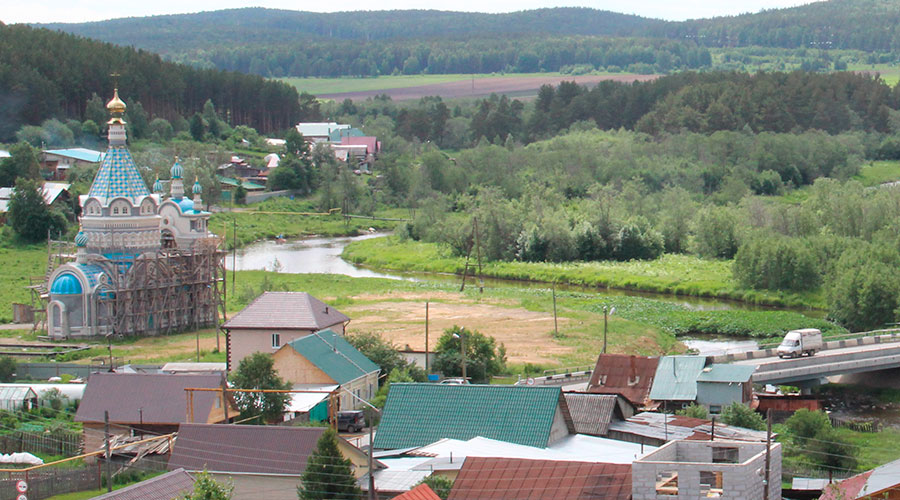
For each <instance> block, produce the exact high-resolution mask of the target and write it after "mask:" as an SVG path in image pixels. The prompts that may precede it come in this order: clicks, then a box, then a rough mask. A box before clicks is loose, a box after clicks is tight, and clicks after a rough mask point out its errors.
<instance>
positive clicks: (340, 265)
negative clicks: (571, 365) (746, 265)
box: [226, 233, 809, 354]
mask: <svg viewBox="0 0 900 500" xmlns="http://www.w3.org/2000/svg"><path fill="white" fill-rule="evenodd" d="M381 236H384V234H383V233H381V234H377V233H376V234H365V235H361V236H344V237H333V238H307V239H302V240H294V241H290V242H287V243H281V244H279V243H277V242H275V241H260V242H256V243H254V244H252V245H249V246H247V247H244V248H241V249H238V250H237V251H236V252H234V254H232V255H228V257H227V258H226V267H227V268H228V269H229V270H231V269H237V270H238V271H251V270H266V271H274V272H280V273H292V274H343V275H346V276H351V277H354V278H387V279H396V280H412V281H444V282H446V281H455V282H458V281H459V277H458V276H455V275H447V274H437V273H386V272H379V271H374V270H371V269H367V268H364V267H358V266H354V265H353V264H351V263H349V262H347V261H345V260H344V259H342V258H341V252H343V250H344V247H345V246H347V245H348V244H349V243H351V242H353V241H357V240H364V239H370V238H378V237H381ZM484 282H485V285H488V286H507V287H520V288H532V287H537V288H546V287H547V284H546V283H534V282H522V281H511V280H497V279H485V280H484ZM559 288H560V289H566V290H573V291H580V292H585V293H591V292H598V290H597V289H595V288H586V287H579V286H560V287H559ZM602 293H603V294H604V295H629V296H638V297H645V298H651V299H655V300H662V301H666V302H670V303H675V304H679V305H682V306H686V307H689V308H692V309H696V310H718V309H743V310H771V308H767V307H764V306H758V305H754V304H747V303H743V302H735V301H727V300H717V299H711V298H699V297H684V296H674V295H667V294H657V293H648V292H636V291H630V290H607V289H604V290H603V291H602ZM797 312H800V313H803V314H809V312H808V311H802V310H797ZM682 342H684V343H685V344H686V345H687V346H688V347H690V348H692V349H696V350H697V351H699V352H700V353H701V354H706V353H718V352H722V351H725V350H727V351H730V352H733V351H741V350H749V349H753V348H755V346H756V342H755V341H752V340H741V339H693V340H691V339H683V340H682Z"/></svg>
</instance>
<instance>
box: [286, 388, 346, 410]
mask: <svg viewBox="0 0 900 500" xmlns="http://www.w3.org/2000/svg"><path fill="white" fill-rule="evenodd" d="M337 388H338V386H336V385H322V384H303V385H296V386H294V387H293V389H294V390H295V391H300V390H309V391H317V392H294V393H291V400H290V401H288V404H287V408H286V410H285V411H295V412H301V413H303V412H307V411H309V410H312V409H313V407H314V406H316V405H317V404H319V403H321V402H322V401H324V400H325V399H327V398H328V394H327V393H326V392H325V391H328V392H331V391H334V390H335V389H337ZM318 391H321V392H318Z"/></svg>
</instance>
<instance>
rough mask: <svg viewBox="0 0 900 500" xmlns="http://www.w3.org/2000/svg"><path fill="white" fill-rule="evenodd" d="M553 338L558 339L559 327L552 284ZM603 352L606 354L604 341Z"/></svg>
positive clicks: (604, 342)
mask: <svg viewBox="0 0 900 500" xmlns="http://www.w3.org/2000/svg"><path fill="white" fill-rule="evenodd" d="M553 336H554V337H559V325H558V324H557V321H556V283H553ZM603 338H604V339H605V338H606V336H605V335H604V337H603ZM603 352H606V340H604V341H603Z"/></svg>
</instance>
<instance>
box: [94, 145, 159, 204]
mask: <svg viewBox="0 0 900 500" xmlns="http://www.w3.org/2000/svg"><path fill="white" fill-rule="evenodd" d="M88 196H89V197H95V198H99V199H101V200H107V201H108V200H112V199H113V198H118V197H125V198H131V199H132V200H136V199H137V198H140V197H143V196H150V190H149V189H147V185H146V184H144V179H142V178H141V174H140V173H138V169H137V166H135V164H134V160H133V159H132V158H131V153H130V152H129V151H128V148H126V147H124V146H110V147H109V149H108V150H106V156H105V157H104V158H103V163H101V164H100V170H99V171H98V172H97V177H95V178H94V183H93V184H92V185H91V190H90V191H89V192H88Z"/></svg>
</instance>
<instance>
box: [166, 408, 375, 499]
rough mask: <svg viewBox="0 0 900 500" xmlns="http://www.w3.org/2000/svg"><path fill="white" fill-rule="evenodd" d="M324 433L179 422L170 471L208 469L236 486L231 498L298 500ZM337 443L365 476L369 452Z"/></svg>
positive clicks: (356, 471) (315, 429) (319, 430)
mask: <svg viewBox="0 0 900 500" xmlns="http://www.w3.org/2000/svg"><path fill="white" fill-rule="evenodd" d="M324 432H325V428H323V427H287V426H265V425H210V424H183V425H181V427H180V428H179V430H178V438H177V439H176V440H175V445H174V449H173V451H172V458H171V459H169V470H174V469H178V468H183V469H185V470H187V471H189V472H196V471H202V470H206V471H208V472H209V473H210V474H212V475H213V476H214V477H215V479H216V480H218V481H230V482H232V484H234V492H233V498H240V499H242V500H244V499H247V500H255V499H259V500H281V499H284V500H296V498H297V486H298V485H299V484H300V477H301V476H302V475H303V472H304V471H305V470H306V462H307V460H308V458H309V456H310V455H311V454H312V452H313V451H315V449H316V444H317V442H318V441H319V438H321V437H322V434H323V433H324ZM337 441H338V449H339V450H340V452H341V454H342V455H343V456H344V458H346V459H347V460H349V461H350V463H351V470H352V471H353V474H354V476H355V477H357V478H359V477H362V476H363V475H364V474H366V473H367V472H368V455H366V454H365V453H364V452H363V451H362V450H360V449H359V448H357V447H355V446H353V445H351V444H350V443H348V442H347V441H345V440H344V439H342V438H337ZM375 466H376V468H380V467H382V465H381V464H380V463H378V462H375Z"/></svg>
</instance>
